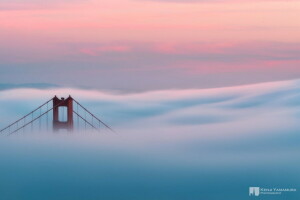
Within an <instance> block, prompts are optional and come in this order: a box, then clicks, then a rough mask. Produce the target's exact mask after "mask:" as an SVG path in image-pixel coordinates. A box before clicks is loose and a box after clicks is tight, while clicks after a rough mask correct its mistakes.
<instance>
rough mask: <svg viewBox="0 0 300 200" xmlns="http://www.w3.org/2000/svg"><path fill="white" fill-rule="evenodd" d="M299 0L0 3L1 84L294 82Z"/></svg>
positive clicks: (115, 86)
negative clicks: (290, 80) (291, 80)
mask: <svg viewBox="0 0 300 200" xmlns="http://www.w3.org/2000/svg"><path fill="white" fill-rule="evenodd" d="M299 19H300V1H299V0H289V1H283V0H282V1H280V0H109V1H108V0H51V1H50V0H48V1H45V0H26V1H24V0H1V3H0V83H1V84H11V83H14V84H24V83H49V84H57V85H62V86H73V87H91V88H97V89H107V90H124V91H126V90H128V91H141V90H160V89H178V88H180V89H184V88H210V87H224V86H233V85H241V84H251V83H259V82H269V81H279V80H289V79H297V78H300V65H299V64H300V45H299V44H300V20H299Z"/></svg>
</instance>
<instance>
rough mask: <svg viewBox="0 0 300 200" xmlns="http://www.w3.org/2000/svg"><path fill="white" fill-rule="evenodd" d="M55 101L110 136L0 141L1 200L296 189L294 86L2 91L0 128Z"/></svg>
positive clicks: (298, 115) (217, 195) (299, 89)
mask: <svg viewBox="0 0 300 200" xmlns="http://www.w3.org/2000/svg"><path fill="white" fill-rule="evenodd" d="M55 94H56V95H58V96H59V97H60V96H65V97H66V96H68V95H69V94H71V95H72V96H73V97H74V98H75V99H76V100H78V101H79V102H80V103H82V104H83V105H85V106H86V107H87V108H88V109H89V110H91V111H92V112H93V113H94V114H95V115H96V116H99V117H100V118H101V119H102V120H103V121H105V122H106V123H108V124H109V125H111V126H112V127H113V128H114V129H115V130H116V132H117V134H113V133H110V132H105V131H103V132H102V133H100V134H95V132H90V131H88V132H84V133H74V134H64V133H62V134H52V133H49V132H37V131H35V132H34V133H30V132H29V133H28V132H25V133H22V132H21V133H18V134H16V135H12V136H10V137H1V138H0V150H1V151H0V159H1V166H0V177H1V180H0V199H20V198H21V199H100V198H102V199H224V198H231V199H247V198H249V196H248V189H249V186H257V187H271V188H272V187H277V188H279V187H284V188H290V187H292V188H297V187H299V185H300V182H299V178H300V177H299V167H300V162H299V159H298V157H299V150H300V146H299V145H300V140H299V139H300V136H299V130H300V126H299V120H300V100H299V99H300V81H297V80H295V81H285V82H274V83H264V84H258V85H250V86H240V87H232V88H217V89H207V90H205V89H203V90H167V91H153V92H146V93H135V94H112V93H109V92H101V91H94V90H80V89H69V88H55V89H45V90H37V89H28V88H27V89H14V90H4V91H0V107H1V121H0V126H1V127H4V126H5V125H8V124H9V123H10V122H12V121H15V120H16V119H18V118H19V117H21V116H23V115H24V114H26V113H28V112H30V111H31V110H33V109H34V108H35V107H37V106H38V105H40V104H42V103H44V102H45V101H47V100H48V99H50V98H52V97H53V96H54V95H55ZM299 196H300V195H299V194H297V192H296V193H291V194H283V195H279V196H263V197H262V198H263V199H297V198H299ZM258 199H259V197H258Z"/></svg>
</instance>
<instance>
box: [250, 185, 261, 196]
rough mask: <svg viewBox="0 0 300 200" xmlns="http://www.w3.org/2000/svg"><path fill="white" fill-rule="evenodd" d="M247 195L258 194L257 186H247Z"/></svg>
mask: <svg viewBox="0 0 300 200" xmlns="http://www.w3.org/2000/svg"><path fill="white" fill-rule="evenodd" d="M249 196H259V187H249Z"/></svg>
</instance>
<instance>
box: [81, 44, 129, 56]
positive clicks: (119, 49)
mask: <svg viewBox="0 0 300 200" xmlns="http://www.w3.org/2000/svg"><path fill="white" fill-rule="evenodd" d="M131 50H132V49H131V47H130V46H126V45H104V46H100V47H90V48H89V47H87V48H81V49H80V52H81V53H83V54H86V55H90V56H97V55H99V54H102V53H126V52H130V51H131Z"/></svg>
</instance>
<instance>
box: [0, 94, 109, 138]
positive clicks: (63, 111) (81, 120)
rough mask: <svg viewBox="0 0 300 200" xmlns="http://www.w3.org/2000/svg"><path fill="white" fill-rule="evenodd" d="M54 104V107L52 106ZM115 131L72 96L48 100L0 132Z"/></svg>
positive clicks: (9, 133)
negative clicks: (101, 129) (102, 129)
mask: <svg viewBox="0 0 300 200" xmlns="http://www.w3.org/2000/svg"><path fill="white" fill-rule="evenodd" d="M51 102H52V106H51ZM102 127H103V128H105V129H108V130H110V131H113V130H112V129H111V128H110V127H109V126H108V125H107V124H106V123H104V122H103V121H102V120H100V119H99V118H98V117H96V116H95V115H94V114H93V113H91V112H90V111H89V110H87V109H86V108H85V107H84V106H83V105H81V104H80V103H79V102H78V101H76V100H75V99H73V98H72V97H71V96H69V97H68V98H66V99H65V98H61V99H59V98H58V97H57V96H55V97H53V98H52V99H50V100H48V101H47V102H45V103H44V104H42V105H41V106H39V107H37V108H36V109H34V110H33V111H31V112H30V113H28V114H27V115H25V116H23V117H22V118H20V119H18V120H17V121H15V122H13V123H12V124H10V125H8V126H7V127H5V128H3V129H1V130H0V133H1V134H5V135H11V134H13V133H18V132H26V131H31V132H33V131H45V130H46V131H54V132H58V131H60V130H67V131H69V132H71V131H82V130H89V129H93V130H96V131H99V130H100V128H102Z"/></svg>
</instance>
